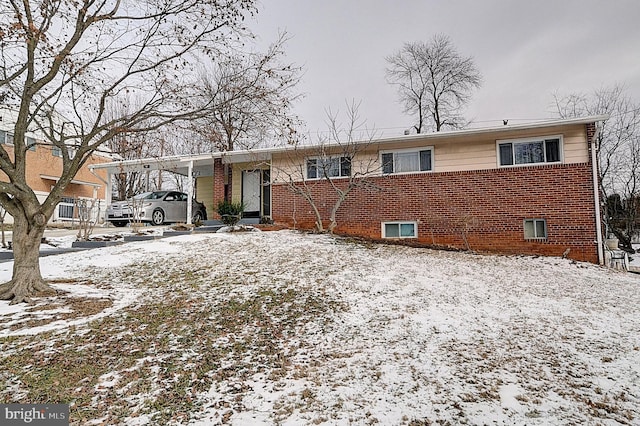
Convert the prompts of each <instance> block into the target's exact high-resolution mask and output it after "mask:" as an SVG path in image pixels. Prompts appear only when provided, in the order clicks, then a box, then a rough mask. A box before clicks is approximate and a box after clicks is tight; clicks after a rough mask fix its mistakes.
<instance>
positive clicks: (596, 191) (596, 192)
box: [591, 123, 604, 265]
mask: <svg viewBox="0 0 640 426" xmlns="http://www.w3.org/2000/svg"><path fill="white" fill-rule="evenodd" d="M599 133H600V126H599V125H598V123H596V131H595V132H594V134H593V138H592V140H591V166H592V168H593V200H594V203H595V206H594V207H595V211H596V244H597V245H598V263H599V264H600V265H604V251H603V249H602V244H603V243H602V222H601V221H602V218H601V217H600V186H599V185H598V183H599V178H598V154H597V150H598V134H599Z"/></svg>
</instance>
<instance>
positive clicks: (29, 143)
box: [27, 136, 36, 151]
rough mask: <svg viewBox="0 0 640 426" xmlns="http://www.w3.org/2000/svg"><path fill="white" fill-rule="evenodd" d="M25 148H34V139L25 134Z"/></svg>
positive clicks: (30, 149)
mask: <svg viewBox="0 0 640 426" xmlns="http://www.w3.org/2000/svg"><path fill="white" fill-rule="evenodd" d="M27 148H28V149H29V151H35V150H36V140H35V139H34V138H31V137H29V136H27Z"/></svg>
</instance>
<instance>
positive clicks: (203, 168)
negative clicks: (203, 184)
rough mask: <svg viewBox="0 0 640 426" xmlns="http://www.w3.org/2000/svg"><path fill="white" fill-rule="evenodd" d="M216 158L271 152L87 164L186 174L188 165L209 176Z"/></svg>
mask: <svg viewBox="0 0 640 426" xmlns="http://www.w3.org/2000/svg"><path fill="white" fill-rule="evenodd" d="M218 158H221V159H222V162H223V163H229V164H230V163H242V162H248V161H268V160H270V159H271V154H270V152H267V151H262V152H259V151H257V152H253V151H251V152H250V151H233V152H212V153H210V154H197V155H176V156H170V157H153V158H141V159H135V160H123V161H114V162H112V163H100V164H92V165H90V166H89V169H91V170H109V171H110V172H111V173H130V172H144V171H148V170H166V171H170V172H174V173H178V174H181V175H184V176H187V175H188V174H189V167H190V166H191V167H193V170H194V171H195V172H196V173H197V175H198V176H211V175H212V173H213V167H211V166H212V165H213V161H214V160H215V159H218Z"/></svg>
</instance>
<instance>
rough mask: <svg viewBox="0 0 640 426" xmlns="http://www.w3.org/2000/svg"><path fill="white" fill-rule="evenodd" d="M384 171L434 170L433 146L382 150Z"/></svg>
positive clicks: (389, 172)
mask: <svg viewBox="0 0 640 426" xmlns="http://www.w3.org/2000/svg"><path fill="white" fill-rule="evenodd" d="M380 164H382V173H384V174H392V173H414V172H430V171H432V170H433V147H432V146H430V147H424V148H411V149H401V150H394V151H381V152H380Z"/></svg>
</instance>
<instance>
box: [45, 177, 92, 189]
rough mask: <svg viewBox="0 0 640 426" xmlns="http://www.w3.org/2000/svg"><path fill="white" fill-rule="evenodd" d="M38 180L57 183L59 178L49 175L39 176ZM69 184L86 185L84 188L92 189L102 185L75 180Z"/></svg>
mask: <svg viewBox="0 0 640 426" xmlns="http://www.w3.org/2000/svg"><path fill="white" fill-rule="evenodd" d="M40 178H42V179H45V180H52V181H54V182H57V181H59V180H60V177H56V176H49V175H40ZM71 183H75V184H76V185H86V186H92V187H94V188H101V187H102V185H101V184H99V183H94V182H86V181H83V180H76V179H72V180H71Z"/></svg>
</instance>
